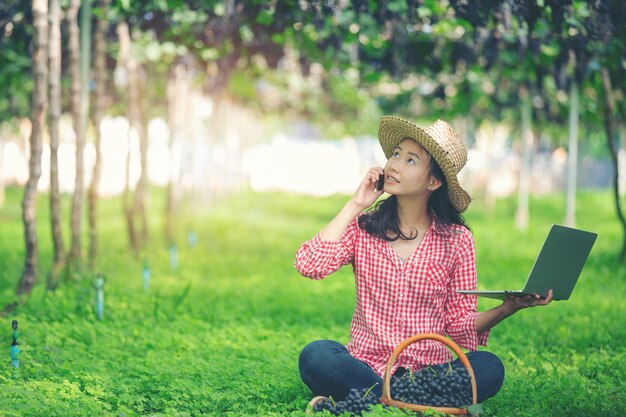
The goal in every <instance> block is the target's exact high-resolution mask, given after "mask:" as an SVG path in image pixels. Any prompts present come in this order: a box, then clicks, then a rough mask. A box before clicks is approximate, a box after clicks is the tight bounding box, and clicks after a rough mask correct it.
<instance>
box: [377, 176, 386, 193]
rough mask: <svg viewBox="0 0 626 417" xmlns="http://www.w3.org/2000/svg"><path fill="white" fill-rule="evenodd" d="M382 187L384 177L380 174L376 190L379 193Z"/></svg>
mask: <svg viewBox="0 0 626 417" xmlns="http://www.w3.org/2000/svg"><path fill="white" fill-rule="evenodd" d="M384 186H385V175H384V174H380V176H379V177H378V182H376V190H377V191H381V190H382V189H383V187H384Z"/></svg>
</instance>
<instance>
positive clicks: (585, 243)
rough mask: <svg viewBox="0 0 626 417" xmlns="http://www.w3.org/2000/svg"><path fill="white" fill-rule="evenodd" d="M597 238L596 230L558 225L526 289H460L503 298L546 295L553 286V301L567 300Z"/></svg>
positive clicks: (545, 246) (543, 250) (531, 272)
mask: <svg viewBox="0 0 626 417" xmlns="http://www.w3.org/2000/svg"><path fill="white" fill-rule="evenodd" d="M597 237H598V235H597V234H596V233H591V232H585V231H583V230H578V229H572V228H570V227H565V226H559V225H556V224H555V225H553V226H552V228H551V229H550V233H548V237H546V240H545V242H543V246H542V248H541V251H540V252H539V255H538V256H537V259H536V260H535V264H534V265H533V268H532V270H531V271H530V275H529V276H528V279H527V280H526V285H525V286H524V289H523V290H499V291H469V290H458V291H457V292H458V293H462V294H472V295H476V296H479V297H487V298H496V299H499V300H504V299H506V298H507V297H508V296H510V295H515V296H519V297H523V296H524V295H529V294H539V295H541V296H543V297H545V296H546V295H547V294H548V290H550V289H552V291H553V300H567V299H568V298H569V297H570V295H571V294H572V290H573V289H574V286H575V285H576V281H577V280H578V277H579V276H580V272H581V271H582V269H583V266H584V265H585V262H586V261H587V257H588V256H589V252H591V248H592V247H593V244H594V243H595V241H596V238H597Z"/></svg>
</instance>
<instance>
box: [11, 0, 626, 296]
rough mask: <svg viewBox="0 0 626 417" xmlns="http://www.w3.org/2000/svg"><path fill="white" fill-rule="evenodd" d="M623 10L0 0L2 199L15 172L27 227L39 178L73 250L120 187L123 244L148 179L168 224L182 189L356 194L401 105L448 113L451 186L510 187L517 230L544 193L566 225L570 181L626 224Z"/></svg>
mask: <svg viewBox="0 0 626 417" xmlns="http://www.w3.org/2000/svg"><path fill="white" fill-rule="evenodd" d="M624 21H626V11H625V9H624V7H623V4H622V3H621V2H620V1H612V0H595V1H578V0H569V1H567V0H566V1H555V0H505V1H500V2H469V1H464V0H449V1H443V0H442V1H437V0H421V1H420V0H413V1H411V0H384V1H371V0H359V1H357V0H354V1H349V0H313V1H305V0H292V1H287V0H285V1H282V0H273V1H271V0H270V1H259V0H250V1H240V0H221V1H217V0H215V1H213V0H193V1H180V0H151V1H149V0H142V1H130V0H113V1H112V0H96V1H91V0H82V1H81V0H50V1H47V0H34V1H32V2H28V1H21V0H4V1H3V2H2V4H0V85H2V91H1V92H0V205H2V204H5V197H4V195H5V193H4V189H5V187H13V186H18V187H24V197H23V203H22V204H23V209H24V225H25V230H26V236H27V237H26V239H27V242H28V241H29V239H31V240H30V241H31V243H32V242H34V240H33V239H35V237H34V234H33V233H30V232H32V231H33V230H34V228H33V227H32V225H33V219H34V210H32V207H33V201H34V199H35V197H36V193H37V192H44V193H47V194H48V195H49V196H50V200H51V204H50V210H51V213H50V215H51V218H52V224H53V231H54V230H55V227H56V228H57V229H60V228H61V216H60V214H59V213H60V206H59V201H60V198H62V197H63V196H70V197H71V200H72V203H71V211H72V220H71V229H72V232H71V235H72V237H71V248H70V249H69V256H70V259H72V258H74V259H75V260H77V259H81V257H82V254H81V241H80V239H81V236H82V234H83V231H82V227H83V226H82V221H81V219H82V218H83V217H84V216H86V217H87V218H88V219H89V224H88V225H86V226H85V227H88V228H89V230H90V231H91V234H92V235H96V231H97V227H96V226H97V220H96V216H95V214H94V213H95V210H96V207H97V202H98V199H101V198H110V197H115V196H120V197H121V198H123V202H124V211H123V215H124V216H126V218H127V220H128V222H127V223H128V228H129V239H130V245H131V247H132V248H134V249H135V251H138V250H139V249H140V247H141V245H142V236H146V233H145V231H142V228H143V229H145V227H146V220H145V217H146V212H147V210H148V209H149V206H150V199H149V192H148V190H150V189H151V188H152V187H157V188H161V189H163V190H165V191H164V192H165V194H166V196H167V197H166V200H167V203H166V208H165V210H166V213H165V217H166V219H167V220H166V224H167V226H166V239H167V240H168V241H172V240H173V237H172V235H173V233H174V230H173V228H175V227H176V226H175V224H174V223H175V222H174V221H173V220H172V218H173V217H174V216H175V214H176V213H177V210H178V209H179V208H180V207H181V202H182V201H185V199H189V200H191V201H195V202H196V204H198V205H202V204H210V201H211V200H212V199H215V198H217V197H219V196H222V195H225V194H229V193H233V192H238V191H242V190H253V191H257V192H265V191H283V192H289V193H297V194H303V195H313V196H328V195H333V194H337V193H351V192H352V191H353V190H354V189H355V188H356V186H357V185H358V182H359V181H360V179H361V178H362V175H363V174H364V172H365V171H366V170H367V168H368V167H370V166H373V165H379V166H382V165H383V164H384V163H385V159H384V156H383V155H382V151H381V150H380V149H379V146H378V144H377V140H376V132H377V127H378V121H379V118H380V116H381V115H384V114H396V115H400V116H403V117H406V118H408V119H410V120H413V121H415V122H416V123H418V124H428V123H432V122H433V121H434V120H436V119H438V118H442V119H445V120H447V121H449V122H450V123H451V124H452V125H453V126H454V127H455V129H456V130H457V132H458V133H459V135H460V136H461V138H462V139H463V140H464V141H465V143H466V145H467V147H468V149H469V160H468V164H467V166H466V167H465V169H464V170H463V171H462V173H461V180H462V182H463V184H464V186H465V187H466V188H468V189H469V190H470V192H471V194H472V196H473V197H474V199H480V200H484V203H485V207H486V210H487V211H489V210H493V207H494V206H495V204H496V203H497V200H498V199H499V198H504V197H510V196H517V201H518V208H517V212H516V217H515V222H516V224H517V226H518V227H519V228H520V229H524V228H525V227H527V225H528V199H529V196H530V195H545V194H549V193H555V192H557V193H558V192H562V193H564V196H565V197H564V200H565V201H566V203H564V207H565V209H564V212H563V219H564V220H563V221H564V222H565V223H566V224H569V225H575V223H576V221H575V220H576V219H575V204H576V190H577V189H580V188H593V189H607V188H612V189H614V190H615V192H614V195H615V205H616V213H617V215H618V216H621V217H620V218H621V219H622V224H624V222H623V215H622V213H621V204H623V199H624V193H625V190H626V185H625V184H626V176H625V175H624V174H623V173H624V172H625V171H626V151H625V149H626V125H625V124H624V120H626V118H625V117H624V115H625V111H626V105H625V104H624V100H623V96H624V88H625V86H626V75H625V74H626V55H625V40H626V26H625V25H624V24H623V22H624ZM29 208H30V209H29ZM120 214H121V213H120ZM625 229H626V226H625ZM29 231H30V232H29ZM29 236H30V238H29ZM53 239H54V240H55V242H56V243H59V242H58V241H61V240H62V236H61V235H60V232H58V233H56V234H55V233H53ZM31 246H32V245H31ZM57 246H58V245H57ZM55 247H56V246H55ZM27 248H30V246H28V245H27ZM623 252H624V251H622V255H623ZM96 253H97V251H96V249H95V248H92V247H91V246H90V249H89V259H90V262H91V263H92V264H93V263H94V262H95V257H96ZM59 257H60V255H59ZM28 258H29V255H28V254H27V262H26V272H25V275H29V273H28V264H29V262H28ZM34 259H35V258H34V257H33V258H32V260H34ZM31 263H32V262H31ZM24 288H26V291H28V289H27V288H28V284H27V285H26V286H25V287H24Z"/></svg>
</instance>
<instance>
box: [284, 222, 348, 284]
mask: <svg viewBox="0 0 626 417" xmlns="http://www.w3.org/2000/svg"><path fill="white" fill-rule="evenodd" d="M357 228H358V226H357V222H356V219H355V220H354V221H353V222H352V223H350V225H349V226H348V227H347V228H346V231H345V232H344V234H343V236H342V237H341V239H340V240H338V241H328V240H324V239H323V238H322V236H321V234H320V233H318V234H316V235H315V236H314V237H313V238H312V239H311V240H308V241H306V242H304V243H303V244H302V246H300V249H298V251H297V252H296V259H295V261H294V266H295V267H296V269H297V270H298V272H300V274H302V275H304V276H305V277H308V278H312V279H322V278H324V277H326V276H328V275H330V274H332V273H333V272H335V271H337V270H338V269H339V268H341V267H342V266H343V265H346V264H348V263H351V262H352V261H353V259H354V240H355V238H356V234H357V233H358V230H357Z"/></svg>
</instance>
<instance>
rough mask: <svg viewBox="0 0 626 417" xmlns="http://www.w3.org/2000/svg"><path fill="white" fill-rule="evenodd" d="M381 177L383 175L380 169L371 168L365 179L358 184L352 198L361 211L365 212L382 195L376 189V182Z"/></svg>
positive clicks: (381, 192)
mask: <svg viewBox="0 0 626 417" xmlns="http://www.w3.org/2000/svg"><path fill="white" fill-rule="evenodd" d="M381 175H384V172H383V169H382V168H380V167H372V168H370V169H369V171H367V174H365V177H364V178H363V180H362V181H361V184H359V188H357V190H356V192H355V193H354V196H353V197H352V201H353V203H354V204H355V205H356V206H358V207H359V208H361V210H365V209H366V208H368V207H369V206H371V205H372V204H374V202H375V201H376V200H378V197H380V196H381V195H382V194H383V190H382V188H383V187H381V189H380V190H379V189H377V185H378V180H379V178H380V176H381Z"/></svg>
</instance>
